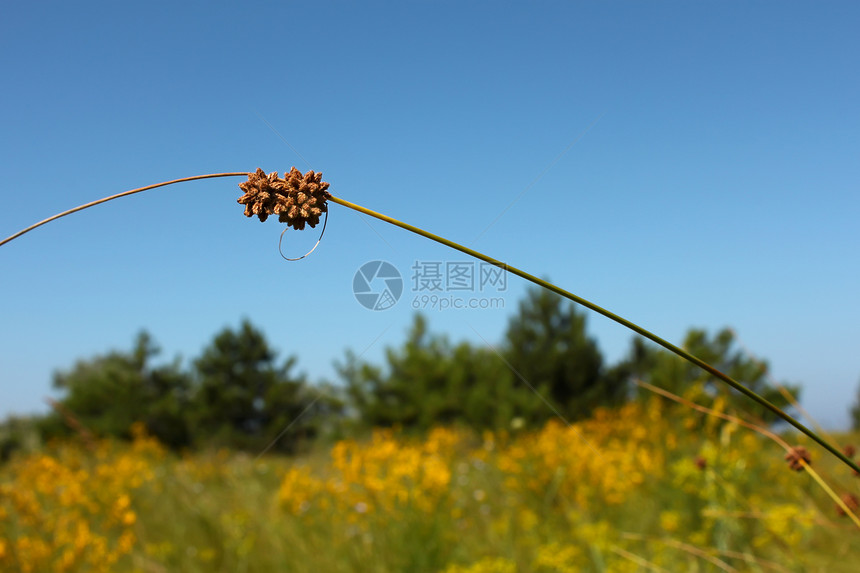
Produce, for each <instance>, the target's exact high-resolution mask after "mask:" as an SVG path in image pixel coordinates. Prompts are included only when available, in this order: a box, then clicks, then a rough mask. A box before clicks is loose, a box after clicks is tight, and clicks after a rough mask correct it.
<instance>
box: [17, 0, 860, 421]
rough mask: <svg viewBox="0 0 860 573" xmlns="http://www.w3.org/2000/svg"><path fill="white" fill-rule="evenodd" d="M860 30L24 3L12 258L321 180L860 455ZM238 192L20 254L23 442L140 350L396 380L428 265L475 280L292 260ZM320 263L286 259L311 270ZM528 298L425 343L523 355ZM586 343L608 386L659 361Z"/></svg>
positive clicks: (444, 318)
mask: <svg viewBox="0 0 860 573" xmlns="http://www.w3.org/2000/svg"><path fill="white" fill-rule="evenodd" d="M858 17H860V8H858V6H857V5H856V4H855V3H850V2H843V3H839V2H830V3H827V4H823V3H811V2H807V3H793V2H744V3H705V2H612V3H597V2H535V3H519V4H514V3H490V2H462V1H459V2H442V1H433V2H416V1H408V2H391V3H362V4H360V5H359V4H358V3H346V2H343V3H341V2H331V3H301V4H299V3H275V2H267V3H257V4H252V3H245V4H243V5H242V7H239V6H238V5H236V4H235V3H223V2H189V3H183V4H182V5H180V6H177V5H176V3H172V2H171V3H166V2H147V3H139V4H134V5H132V4H129V3H116V2H104V3H92V2H83V3H74V4H69V3H59V2H29V3H15V4H8V5H7V6H6V7H4V10H3V18H2V19H0V54H2V55H0V74H2V77H3V81H4V86H5V88H4V89H3V90H2V91H0V104H2V105H0V168H2V169H0V172H2V197H3V200H4V206H3V209H2V210H0V237H6V236H8V235H11V234H12V233H14V232H16V231H18V230H19V229H21V228H23V227H25V226H27V225H29V224H31V223H33V222H36V221H38V220H41V219H43V218H45V217H48V216H50V215H52V214H54V213H56V212H59V211H62V210H64V209H67V208H70V207H73V206H76V205H78V204H81V203H85V202H88V201H91V200H93V199H97V198H100V197H103V196H106V195H111V194H114V193H117V192H120V191H124V190H127V189H132V188H136V187H140V186H143V185H147V184H151V183H157V182H160V181H167V180H170V179H174V178H179V177H187V176H191V175H198V174H204V173H217V172H225V171H253V170H254V169H256V168H257V167H262V168H263V169H265V170H266V171H274V170H278V171H281V172H283V171H284V170H289V169H290V167H292V166H293V165H295V166H296V167H298V168H299V169H301V170H303V171H304V170H307V169H309V168H313V169H315V170H318V171H322V172H323V174H324V179H325V180H326V181H329V182H330V183H331V184H332V187H331V191H332V192H333V193H334V194H335V195H337V196H340V197H343V198H344V199H346V200H349V201H352V202H356V203H359V204H361V205H364V206H366V207H368V208H371V209H375V210H378V211H382V212H384V213H386V214H388V215H391V216H393V217H397V218H400V219H402V220H404V221H406V222H408V223H411V224H414V225H418V226H421V227H423V228H426V229H427V230H429V231H431V232H434V233H437V234H440V235H443V236H445V237H448V238H450V239H452V240H455V241H460V242H462V243H464V244H466V245H469V246H471V247H474V248H476V249H479V250H481V251H483V252H485V253H487V254H489V255H491V256H494V257H496V258H498V259H501V260H504V261H506V262H508V263H510V264H512V265H515V266H518V267H520V268H523V269H524V270H526V271H529V272H532V273H533V274H536V275H540V276H545V277H549V278H550V279H551V280H553V281H554V282H556V283H557V284H559V285H560V286H562V287H563V288H566V289H568V290H570V291H573V292H575V293H577V294H579V295H581V296H584V297H586V298H588V299H590V300H592V301H594V302H596V303H597V304H600V305H602V306H604V307H606V308H609V309H610V310H613V311H615V312H617V313H619V314H621V315H623V316H625V317H627V318H629V319H631V320H633V321H635V322H638V323H640V324H641V325H643V326H645V327H646V328H649V329H651V330H653V331H654V332H656V333H657V334H659V335H661V336H663V337H664V338H667V339H668V340H670V341H672V342H676V343H678V342H680V341H681V339H682V338H683V335H684V333H685V332H686V331H687V330H688V329H689V328H690V327H694V326H695V327H700V328H706V329H708V330H710V331H712V332H713V331H715V330H716V329H718V328H721V327H723V326H731V327H733V328H734V329H735V330H736V331H737V332H738V334H739V336H740V338H741V340H742V342H743V344H744V345H745V346H746V347H748V348H749V349H750V350H752V351H753V352H754V353H755V354H757V355H759V356H760V357H763V358H766V359H768V360H769V362H770V365H771V367H772V372H773V374H774V376H775V377H776V378H777V379H778V380H783V381H788V382H799V383H801V384H802V385H803V387H804V405H805V406H806V407H807V408H808V409H809V410H810V411H811V413H812V414H813V415H814V417H816V418H817V420H818V421H819V422H821V423H823V424H824V425H825V426H828V427H841V426H845V425H847V423H848V416H847V409H848V406H849V405H850V403H851V402H852V401H853V400H854V396H855V392H856V389H857V385H858V382H860V301H858V292H860V260H858V247H860V230H858V229H860V226H858V220H860V193H858V181H860V113H858V102H860V76H858V74H857V73H856V72H857V70H858V69H860V61H858V60H860V37H858V35H857V33H856V30H857V26H858V24H860V18H858ZM270 126H271V127H270ZM272 128H274V130H273V129H272ZM275 131H277V132H278V134H280V135H278V134H276V133H275ZM285 141H286V142H285ZM294 150H295V151H294ZM240 181H241V179H238V178H236V179H217V180H209V181H202V182H194V183H188V184H184V185H181V186H175V187H167V188H162V189H158V190H153V191H150V192H147V193H143V194H140V195H137V196H134V197H130V198H127V199H123V200H120V201H116V202H113V203H108V204H105V205H101V206H99V207H96V208H93V209H90V210H88V211H84V212H82V213H78V214H76V215H73V216H71V217H68V218H65V219H62V220H60V221H58V222H55V223H52V224H50V225H47V226H45V227H43V228H40V229H38V230H36V231H34V232H32V233H30V234H28V235H25V236H24V237H22V238H20V239H18V240H16V241H14V242H12V243H9V244H8V245H6V246H4V247H0V285H2V293H3V296H2V297H0V324H2V328H0V415H5V414H8V413H11V412H17V413H24V412H32V411H42V410H44V409H45V408H46V406H45V404H44V402H43V398H44V397H45V396H48V395H51V390H50V383H51V375H52V372H54V371H55V370H57V369H64V368H68V367H70V366H71V365H72V364H73V363H74V361H75V360H76V359H78V358H83V357H89V356H92V355H94V354H97V353H102V352H105V351H107V350H110V349H127V348H129V347H130V346H131V343H132V340H133V338H134V335H135V334H136V333H137V332H138V331H139V330H140V329H142V328H145V329H147V330H148V331H149V332H150V333H151V334H152V335H153V336H154V337H155V339H156V341H157V342H158V343H159V344H160V345H161V346H162V347H163V349H164V350H165V352H164V355H163V357H162V358H163V359H165V360H168V359H172V358H173V357H175V356H181V357H183V358H184V359H188V358H190V357H193V356H195V355H197V354H198V353H199V352H200V350H201V349H202V348H203V347H204V345H206V344H207V342H209V340H210V339H211V337H212V336H213V335H214V334H215V332H216V331H218V330H219V329H221V328H223V327H225V326H236V325H238V323H239V321H240V320H241V319H242V318H243V317H247V318H249V319H250V320H251V321H252V322H253V323H254V324H256V325H257V326H259V327H260V328H262V329H263V331H264V332H265V333H266V335H267V336H268V338H269V339H270V341H271V342H272V344H273V345H274V346H275V347H276V348H277V349H279V350H280V351H281V353H282V355H283V356H285V355H287V354H295V355H297V356H298V357H299V368H300V369H301V370H303V371H305V372H306V373H307V374H308V375H309V376H310V378H311V379H312V380H321V379H329V380H331V379H334V376H335V371H334V368H333V366H332V363H333V361H335V360H338V359H341V358H342V357H343V355H344V352H345V351H346V349H352V350H354V351H355V352H357V353H364V356H365V357H366V358H368V359H370V360H374V361H378V360H380V359H381V356H382V352H383V349H384V347H385V346H386V345H397V344H398V343H399V342H400V341H401V340H402V337H403V334H404V332H405V330H406V328H407V326H408V324H409V322H410V321H411V317H412V312H413V311H412V304H413V303H414V302H415V300H416V299H415V297H416V296H420V295H421V294H422V293H420V292H415V291H413V289H412V285H411V280H410V278H411V277H410V273H411V272H412V271H411V270H410V269H411V267H412V265H414V264H415V262H416V261H422V262H442V263H447V262H459V261H465V260H466V258H465V257H464V256H463V255H461V254H458V253H455V252H453V251H450V250H448V249H446V248H444V247H442V246H440V245H436V244H433V243H430V242H428V241H427V240H425V239H421V238H419V237H417V236H413V235H411V234H409V233H407V232H405V231H402V230H400V229H397V228H394V227H391V226H389V225H386V224H384V223H382V222H379V221H376V220H374V219H369V218H367V217H362V216H359V215H357V214H355V213H354V212H352V211H348V210H346V209H344V208H342V207H340V206H337V205H334V206H332V208H331V213H330V219H329V221H328V227H327V230H326V233H325V237H324V239H323V242H322V244H321V245H320V247H319V248H318V249H317V250H316V252H314V253H313V255H311V256H310V257H308V258H307V259H305V260H303V261H300V262H294V263H289V262H286V261H283V260H282V259H281V258H280V256H279V255H278V251H277V243H278V237H279V234H280V232H281V228H280V226H279V224H278V223H277V222H276V221H274V220H270V221H267V222H266V223H263V224H261V223H260V222H259V221H257V220H256V219H253V220H252V219H247V218H245V217H243V216H242V207H241V206H240V205H238V204H237V203H236V198H237V197H238V196H239V195H240V192H239V190H238V187H237V184H238V183H239V182H240ZM500 215H501V216H500ZM318 229H319V227H318V228H317V230H318ZM316 236H317V233H316V230H306V231H304V232H301V233H299V232H292V231H291V232H288V233H287V235H286V236H285V240H286V250H287V251H288V252H289V253H291V254H296V255H298V254H301V253H303V252H304V251H305V250H307V249H308V248H309V247H310V246H312V245H313V243H314V241H315V240H316ZM372 260H386V261H390V262H391V263H392V264H393V265H395V267H397V268H398V269H399V270H400V272H401V273H402V274H403V275H404V279H405V283H406V284H405V289H404V293H403V295H402V297H401V300H400V301H399V302H398V303H397V304H396V305H395V306H394V307H393V308H391V309H388V310H385V311H376V312H374V311H370V310H367V309H365V308H363V307H362V306H361V305H359V304H358V303H357V301H356V300H355V298H354V296H353V293H352V284H353V277H354V274H355V272H356V270H357V269H358V268H359V267H360V266H361V265H362V264H364V263H366V262H368V261H372ZM524 289H525V285H524V284H523V283H522V281H521V280H519V279H518V278H516V277H510V278H509V280H508V284H507V289H506V290H505V291H504V292H503V293H499V296H500V297H501V298H502V299H503V303H504V308H495V309H483V310H445V311H438V310H432V311H428V312H427V313H426V314H427V315H428V317H429V320H430V326H431V328H432V329H433V330H435V331H437V332H444V333H446V334H448V335H449V336H450V337H451V338H452V339H453V340H461V339H468V340H471V341H474V342H476V343H480V342H481V339H486V340H489V341H491V342H493V343H496V342H498V341H499V340H500V339H501V337H502V333H503V331H504V328H505V326H506V324H507V321H508V320H509V318H510V316H511V315H512V313H513V312H514V311H515V309H516V305H517V302H518V300H519V299H520V298H521V297H522V295H523V293H524ZM424 294H426V293H424ZM447 294H449V295H451V294H453V293H447ZM485 295H486V293H474V296H476V297H479V298H480V297H483V296H485ZM419 304H420V299H419ZM588 327H589V331H590V333H591V334H592V335H593V336H594V337H595V338H596V339H597V340H598V342H599V344H600V346H601V348H602V350H603V352H604V354H605V355H606V357H607V358H608V359H609V360H610V361H615V360H617V359H619V358H620V357H622V356H623V354H624V353H625V351H626V350H627V348H628V346H629V344H630V339H631V337H632V336H633V335H632V333H630V332H628V331H626V330H624V329H623V328H622V327H620V326H618V325H616V324H614V323H612V322H610V321H608V320H607V319H605V318H603V317H600V316H597V315H592V316H590V317H589V321H588Z"/></svg>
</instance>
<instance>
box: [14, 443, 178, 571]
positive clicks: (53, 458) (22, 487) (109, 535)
mask: <svg viewBox="0 0 860 573" xmlns="http://www.w3.org/2000/svg"><path fill="white" fill-rule="evenodd" d="M134 433H135V436H136V439H135V442H134V444H133V446H132V447H131V448H128V447H126V448H117V447H116V445H115V444H111V443H108V442H100V443H97V444H96V445H95V449H94V450H93V451H90V450H86V449H82V448H79V447H72V446H56V447H54V448H52V449H49V450H47V451H46V452H44V453H40V454H34V455H30V456H27V457H23V458H19V459H16V460H13V461H12V462H11V463H10V464H9V466H7V467H6V468H4V472H3V478H0V540H2V542H0V570H2V571H22V572H25V573H26V572H30V571H48V570H50V571H58V572H62V571H79V570H82V569H85V570H88V571H90V570H91V571H111V570H113V569H114V565H116V564H117V562H118V561H119V560H120V559H121V558H122V557H123V556H124V555H127V554H129V553H130V552H131V551H132V548H133V547H134V545H135V543H136V539H137V538H136V535H135V532H134V525H135V523H136V521H137V514H136V513H135V511H134V507H133V502H132V499H133V498H132V494H133V492H134V490H135V489H136V488H137V487H139V486H140V485H142V484H143V483H144V482H145V481H147V480H151V479H152V478H153V475H152V471H151V465H152V463H153V462H154V461H155V460H156V459H158V458H159V457H160V456H162V455H163V451H162V449H161V446H159V445H158V443H157V442H155V441H154V440H152V439H151V438H148V437H147V436H146V435H145V434H144V433H143V431H142V428H140V427H138V428H135V429H134Z"/></svg>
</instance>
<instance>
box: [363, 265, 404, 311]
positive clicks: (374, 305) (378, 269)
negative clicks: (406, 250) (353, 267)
mask: <svg viewBox="0 0 860 573" xmlns="http://www.w3.org/2000/svg"><path fill="white" fill-rule="evenodd" d="M352 292H353V294H355V300H357V301H358V302H359V303H360V304H361V306H363V307H364V308H369V309H370V310H388V309H389V308H391V307H392V306H394V305H395V304H396V303H397V301H398V300H399V299H400V295H401V294H403V277H401V276H400V271H398V270H397V267H395V266H394V265H392V264H391V263H389V262H387V261H370V262H369V263H364V264H363V265H361V266H360V267H359V269H358V270H357V271H355V276H354V277H353V278H352Z"/></svg>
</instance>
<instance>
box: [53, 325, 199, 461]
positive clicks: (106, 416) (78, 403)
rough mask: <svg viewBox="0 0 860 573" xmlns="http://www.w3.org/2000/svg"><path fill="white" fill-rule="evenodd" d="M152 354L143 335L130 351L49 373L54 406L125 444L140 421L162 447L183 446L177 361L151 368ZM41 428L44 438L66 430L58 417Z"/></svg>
mask: <svg viewBox="0 0 860 573" xmlns="http://www.w3.org/2000/svg"><path fill="white" fill-rule="evenodd" d="M158 353H159V349H158V347H157V346H156V345H155V343H154V342H153V340H152V337H151V336H150V335H149V334H148V333H146V332H145V331H144V332H141V333H140V334H139V335H138V336H137V339H136V340H135V344H134V347H133V348H132V350H131V351H130V352H121V351H114V352H110V353H108V354H105V355H103V356H97V357H95V358H91V359H88V360H80V361H78V362H77V363H76V364H75V366H74V367H73V368H71V369H70V370H68V371H60V372H57V373H55V374H54V381H53V383H54V387H55V388H56V389H58V390H60V391H61V392H62V393H63V394H64V396H63V397H62V398H61V399H60V401H59V403H60V405H61V407H62V409H63V410H64V411H65V412H68V414H70V415H72V416H74V417H75V418H76V419H77V420H78V421H79V422H80V423H81V424H82V425H83V426H84V427H85V428H87V429H89V430H91V431H93V432H95V433H96V434H99V435H104V436H116V437H120V438H126V439H127V438H129V437H130V433H129V431H130V427H131V425H132V424H133V423H135V422H143V423H144V424H145V425H146V427H147V430H148V431H149V432H150V433H151V434H153V435H154V436H155V437H157V438H158V439H159V440H161V441H162V442H163V443H165V444H167V445H169V446H172V447H177V448H178V447H182V446H185V445H187V444H188V443H189V431H188V425H187V423H186V420H185V417H184V411H185V407H186V406H187V398H188V390H189V387H190V380H189V378H188V375H187V374H186V373H184V372H182V370H181V369H180V367H179V363H178V361H174V362H173V363H172V364H168V365H164V366H158V367H154V366H152V359H153V358H154V357H155V356H156V355H157V354H158ZM42 429H43V430H44V431H46V432H47V433H49V434H51V433H57V432H63V433H68V431H70V430H69V429H68V428H67V427H66V424H65V423H64V421H63V420H62V416H61V415H60V414H59V413H54V414H52V415H50V416H48V418H47V419H46V420H44V421H43V423H42Z"/></svg>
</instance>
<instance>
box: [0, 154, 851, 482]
mask: <svg viewBox="0 0 860 573" xmlns="http://www.w3.org/2000/svg"><path fill="white" fill-rule="evenodd" d="M248 175H250V173H248V172H245V171H241V172H230V173H213V174H209V175H196V176H194V177H184V178H182V179H174V180H172V181H166V182H164V183H156V184H155V185H147V186H146V187H139V188H137V189H132V190H130V191H124V192H122V193H117V194H116V195H111V196H109V197H104V198H102V199H98V200H96V201H91V202H90V203H85V204H84V205H80V206H78V207H75V208H73V209H69V210H67V211H63V212H62V213H58V214H56V215H54V216H52V217H48V218H47V219H44V220H42V221H39V222H38V223H35V224H33V225H30V226H29V227H27V228H25V229H22V230H21V231H18V232H17V233H15V234H14V235H11V236H9V237H7V238H5V239H3V240H2V241H0V246H3V245H5V244H6V243H9V242H10V241H13V240H14V239H17V238H18V237H20V236H21V235H24V234H25V233H29V232H30V231H32V230H33V229H36V228H38V227H41V226H42V225H46V224H48V223H50V222H51V221H56V220H57V219H59V218H61V217H65V216H66V215H71V214H72V213H77V212H78V211H83V210H84V209H88V208H90V207H94V206H96V205H100V204H102V203H106V202H108V201H112V200H114V199H119V198H121V197H127V196H129V195H134V194H135V193H141V192H143V191H148V190H150V189H155V188H158V187H165V186H167V185H172V184H174V183H183V182H186V181H196V180H198V179H213V178H216V177H246V176H248ZM329 200H330V201H332V202H333V203H337V204H339V205H342V206H343V207H347V208H349V209H352V210H354V211H358V212H359V213H364V214H365V215H369V216H371V217H374V218H376V219H379V220H381V221H385V222H386V223H390V224H392V225H395V226H397V227H400V228H402V229H406V230H407V231H411V232H413V233H415V234H417V235H421V236H422V237H425V238H427V239H430V240H432V241H436V242H437V243H441V244H443V245H445V246H447V247H450V248H452V249H455V250H457V251H460V252H462V253H465V254H467V255H469V256H472V257H475V258H476V259H478V260H481V261H484V262H486V263H489V264H491V265H494V266H496V267H499V268H501V269H503V270H505V271H508V272H510V273H512V274H515V275H517V276H519V277H521V278H523V279H525V280H527V281H529V282H531V283H534V284H536V285H538V286H540V287H542V288H545V289H547V290H549V291H552V292H554V293H556V294H559V295H561V296H563V297H564V298H566V299H568V300H571V301H573V302H575V303H577V304H579V305H582V306H584V307H586V308H588V309H590V310H592V311H594V312H596V313H598V314H602V315H603V316H605V317H607V318H609V319H610V320H613V321H615V322H617V323H618V324H620V325H622V326H624V327H626V328H628V329H630V330H632V331H633V332H635V333H637V334H639V335H641V336H644V337H645V338H647V339H649V340H651V341H652V342H655V343H657V344H659V345H660V346H662V347H663V348H665V349H667V350H669V351H670V352H672V353H674V354H677V355H678V356H680V357H681V358H683V359H684V360H687V361H688V362H690V363H692V364H695V365H696V366H698V367H699V368H701V369H702V370H704V371H705V372H708V373H709V374H711V375H713V376H714V377H716V378H718V379H719V380H722V381H723V382H725V383H726V384H728V385H729V386H731V387H732V388H734V389H735V390H737V391H738V392H740V393H742V394H744V395H745V396H747V397H748V398H750V399H751V400H753V401H755V402H757V403H758V404H760V405H762V406H764V407H765V408H767V409H768V410H770V411H771V412H773V413H774V414H776V415H777V416H779V417H780V418H782V419H783V420H785V421H786V422H788V423H789V424H791V425H792V426H794V427H795V428H797V429H798V430H800V431H801V432H802V433H804V434H806V435H807V436H809V437H810V438H811V439H812V440H813V441H815V442H816V443H817V444H819V445H820V446H821V447H823V448H824V449H826V450H827V451H829V452H830V453H831V454H833V455H834V456H836V457H837V458H839V459H840V460H841V461H842V462H843V463H845V464H846V465H847V466H848V467H850V468H851V469H853V470H855V471H857V472H858V473H860V467H858V466H857V464H855V463H854V462H853V461H851V460H850V459H849V458H848V457H847V456H845V454H843V453H842V452H841V451H840V450H839V449H838V448H836V447H835V446H833V445H831V444H830V443H828V442H827V441H826V440H825V439H823V438H821V437H819V436H818V434H816V433H815V432H813V431H812V430H810V429H809V428H807V427H806V426H804V425H803V424H801V423H800V422H799V421H797V420H796V419H794V418H793V417H792V416H790V415H789V414H788V413H786V412H784V411H783V410H782V409H780V408H779V407H777V406H776V405H774V404H772V403H771V402H769V401H768V400H766V399H765V398H763V397H762V396H760V395H758V394H757V393H755V392H753V391H752V390H750V389H749V388H747V387H746V386H744V385H743V384H741V383H739V382H737V381H736V380H734V379H733V378H731V377H730V376H728V375H726V374H723V373H722V372H720V371H719V370H717V369H716V368H714V367H713V366H711V365H710V364H708V363H707V362H705V361H704V360H701V359H700V358H697V357H696V356H693V355H692V354H690V353H689V352H687V351H686V350H684V349H682V348H680V347H678V346H675V345H674V344H672V343H670V342H668V341H666V340H664V339H662V338H660V337H659V336H657V335H656V334H653V333H652V332H650V331H648V330H646V329H644V328H642V327H641V326H639V325H637V324H635V323H633V322H631V321H629V320H627V319H625V318H622V317H620V316H618V315H617V314H615V313H613V312H610V311H608V310H606V309H604V308H602V307H600V306H598V305H596V304H594V303H593V302H590V301H588V300H586V299H584V298H582V297H580V296H577V295H575V294H573V293H570V292H568V291H566V290H564V289H562V288H560V287H557V286H556V285H554V284H552V283H550V282H548V281H545V280H543V279H540V278H538V277H536V276H534V275H531V274H529V273H527V272H525V271H522V270H520V269H518V268H516V267H512V266H511V265H508V264H506V263H503V262H502V261H499V260H497V259H494V258H492V257H489V256H487V255H485V254H483V253H480V252H478V251H475V250H473V249H470V248H468V247H464V246H463V245H460V244H459V243H455V242H454V241H449V240H448V239H445V238H444V237H440V236H438V235H434V234H433V233H430V232H428V231H425V230H424V229H420V228H418V227H415V226H413V225H409V224H407V223H404V222H402V221H399V220H397V219H394V218H392V217H389V216H387V215H383V214H382V213H377V212H376V211H372V210H370V209H368V208H366V207H362V206H361V205H356V204H355V203H350V202H349V201H346V200H344V199H341V198H339V197H335V196H332V197H330V199H329Z"/></svg>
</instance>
